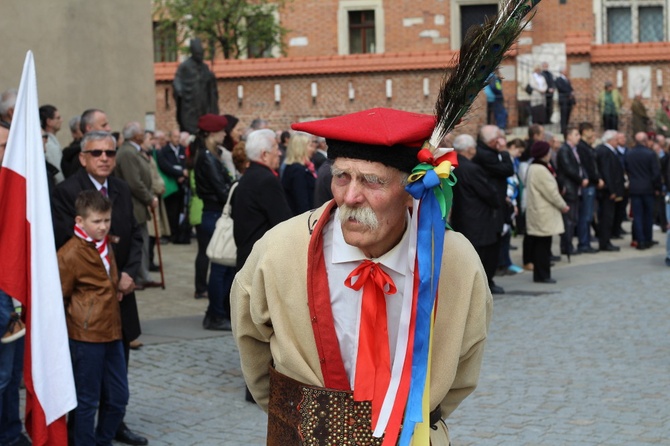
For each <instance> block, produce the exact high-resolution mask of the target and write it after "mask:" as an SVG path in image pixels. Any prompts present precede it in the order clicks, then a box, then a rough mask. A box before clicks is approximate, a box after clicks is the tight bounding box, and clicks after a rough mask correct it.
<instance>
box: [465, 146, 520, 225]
mask: <svg viewBox="0 0 670 446" xmlns="http://www.w3.org/2000/svg"><path fill="white" fill-rule="evenodd" d="M472 162H474V163H475V164H478V165H479V166H481V167H482V168H483V169H484V172H486V176H487V177H488V178H489V180H490V182H491V184H493V186H494V187H495V190H496V194H497V197H498V207H499V208H500V209H505V206H506V198H507V177H511V176H512V175H514V163H512V158H510V156H509V153H507V152H498V151H496V150H493V149H492V148H490V147H488V146H487V145H485V144H484V143H482V142H481V141H480V142H478V143H477V154H476V155H475V157H474V158H473V159H472ZM457 178H458V177H457ZM505 218H506V216H505V213H504V212H497V213H496V224H497V225H498V231H502V228H503V225H504V224H505Z"/></svg>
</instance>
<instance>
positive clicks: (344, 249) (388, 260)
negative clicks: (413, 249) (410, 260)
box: [332, 209, 410, 274]
mask: <svg viewBox="0 0 670 446" xmlns="http://www.w3.org/2000/svg"><path fill="white" fill-rule="evenodd" d="M339 214H340V210H339V209H336V210H335V214H334V216H333V222H332V223H333V256H332V263H333V264H336V263H346V262H360V261H362V260H366V259H367V257H366V256H365V254H363V251H361V250H360V249H359V248H357V247H355V246H351V245H349V244H347V242H346V241H344V234H342V225H341V223H340V218H339ZM405 220H406V226H405V232H404V233H403V236H402V239H401V240H400V242H399V243H398V244H397V245H395V246H394V247H393V248H392V249H391V250H390V251H389V252H387V253H386V254H384V255H382V256H381V257H378V258H376V259H370V260H374V261H375V262H377V263H380V264H382V265H384V266H386V267H387V268H390V269H392V270H393V271H396V272H398V273H400V274H406V272H407V252H408V250H409V227H410V216H409V211H407V215H406V218H405Z"/></svg>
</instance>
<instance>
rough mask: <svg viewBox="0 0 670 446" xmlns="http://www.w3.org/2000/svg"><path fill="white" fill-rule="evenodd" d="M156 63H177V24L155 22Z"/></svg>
mask: <svg viewBox="0 0 670 446" xmlns="http://www.w3.org/2000/svg"><path fill="white" fill-rule="evenodd" d="M153 30H154V62H176V61H177V24H176V23H172V22H153Z"/></svg>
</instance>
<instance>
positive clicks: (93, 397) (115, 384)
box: [58, 190, 128, 446]
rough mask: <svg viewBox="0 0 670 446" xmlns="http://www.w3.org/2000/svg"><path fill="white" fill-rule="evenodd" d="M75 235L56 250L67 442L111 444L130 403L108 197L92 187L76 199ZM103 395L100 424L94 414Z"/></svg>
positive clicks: (110, 208)
mask: <svg viewBox="0 0 670 446" xmlns="http://www.w3.org/2000/svg"><path fill="white" fill-rule="evenodd" d="M75 209H76V212H77V215H76V217H75V227H74V233H75V235H74V236H73V237H72V238H71V239H70V240H69V241H68V242H67V243H66V244H65V245H63V246H62V247H61V248H60V249H59V250H58V267H59V269H60V278H61V285H62V288H63V299H64V302H65V314H66V321H67V329H68V337H69V338H70V354H71V356H72V368H73V371H74V379H75V387H76V390H77V407H76V409H74V411H73V412H72V413H71V414H70V420H69V426H68V429H69V437H70V445H74V446H80V445H92V444H95V445H111V444H112V439H113V438H114V434H115V433H116V430H117V428H118V427H119V424H120V423H121V421H122V420H123V416H124V414H125V411H126V405H127V404H128V379H127V374H126V363H125V359H124V354H123V345H122V343H121V312H120V309H119V300H121V298H122V297H123V295H122V294H121V293H119V292H118V290H117V282H118V272H117V268H116V262H115V261H114V254H113V252H112V249H111V247H110V246H109V240H108V239H109V237H108V233H109V228H110V223H111V216H112V203H111V201H109V199H108V198H106V197H104V196H103V195H102V194H101V193H100V192H98V191H96V190H85V191H82V192H81V193H80V194H79V196H78V197H77V200H76V202H75ZM101 395H102V396H103V397H104V399H105V401H106V404H105V405H104V406H102V407H100V414H99V416H98V426H97V428H96V427H95V415H96V412H97V410H98V406H99V402H100V398H101Z"/></svg>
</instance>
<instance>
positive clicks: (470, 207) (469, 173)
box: [451, 155, 504, 246]
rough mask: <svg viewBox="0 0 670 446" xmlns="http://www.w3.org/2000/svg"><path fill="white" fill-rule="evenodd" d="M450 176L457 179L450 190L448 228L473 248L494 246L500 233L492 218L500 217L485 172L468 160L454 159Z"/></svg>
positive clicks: (497, 205) (495, 194)
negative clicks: (462, 236)
mask: <svg viewBox="0 0 670 446" xmlns="http://www.w3.org/2000/svg"><path fill="white" fill-rule="evenodd" d="M454 175H455V176H456V178H458V183H457V184H456V186H454V204H453V207H452V211H451V226H452V228H453V229H454V231H458V232H460V233H462V234H463V235H464V236H465V238H467V239H468V240H470V243H472V244H473V245H474V246H487V245H491V244H493V243H495V242H496V240H497V238H498V233H499V232H500V230H501V229H502V228H501V227H500V226H498V224H497V223H496V222H497V216H496V214H499V213H502V209H501V208H500V203H499V202H498V195H497V192H496V190H495V188H494V187H493V185H492V184H491V182H490V181H489V180H488V178H487V176H486V172H484V169H482V168H481V167H480V166H478V165H477V164H475V163H473V162H472V161H470V160H469V159H467V158H465V157H464V156H462V155H458V167H457V168H456V169H454ZM503 209H504V208H503Z"/></svg>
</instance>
